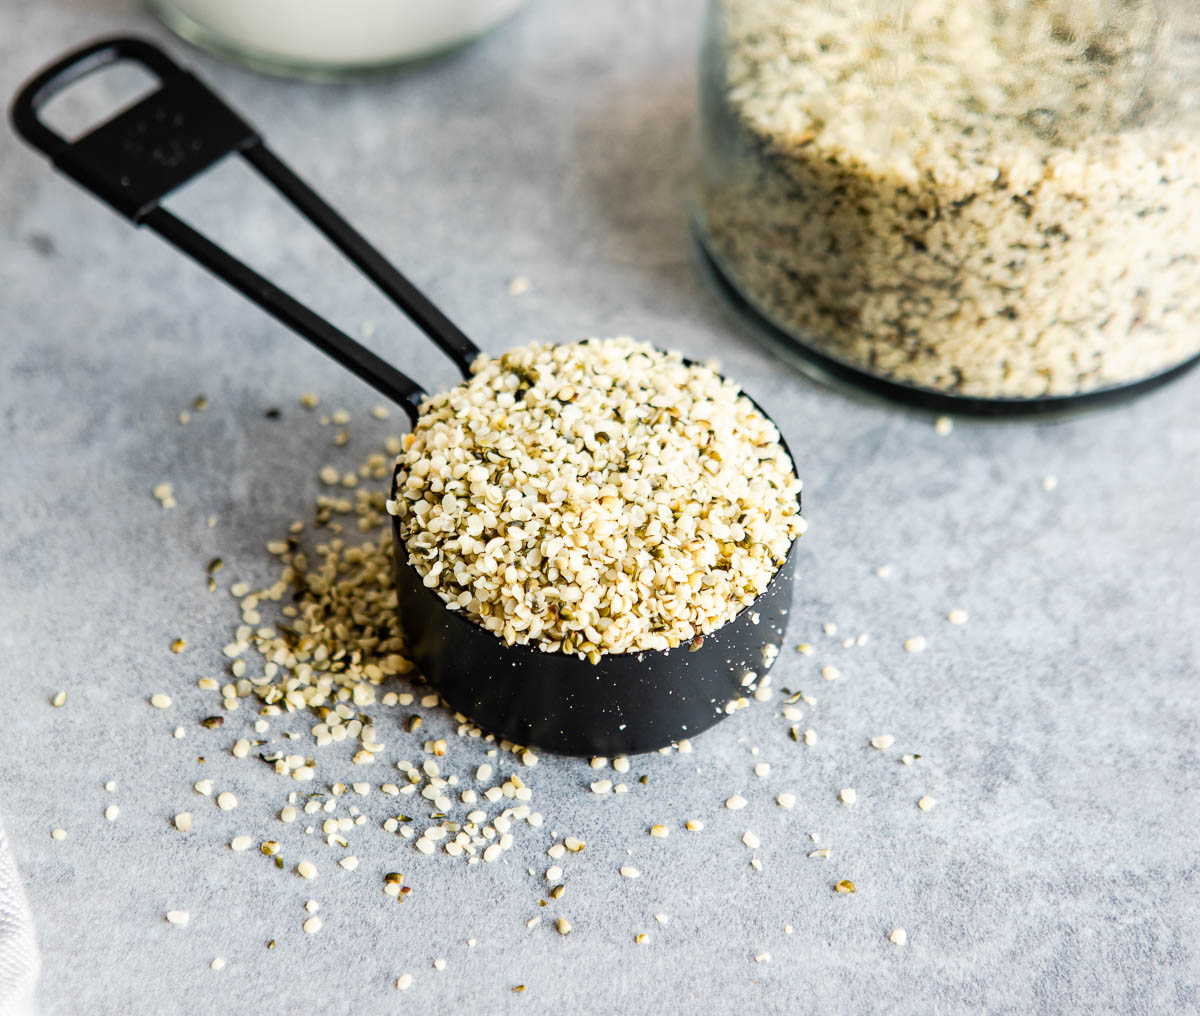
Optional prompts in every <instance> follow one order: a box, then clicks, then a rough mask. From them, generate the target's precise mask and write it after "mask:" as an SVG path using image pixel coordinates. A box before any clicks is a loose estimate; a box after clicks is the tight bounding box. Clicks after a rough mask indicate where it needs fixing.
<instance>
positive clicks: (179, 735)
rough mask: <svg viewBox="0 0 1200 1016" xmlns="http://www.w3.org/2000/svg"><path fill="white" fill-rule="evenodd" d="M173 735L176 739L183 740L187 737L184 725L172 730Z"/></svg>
mask: <svg viewBox="0 0 1200 1016" xmlns="http://www.w3.org/2000/svg"><path fill="white" fill-rule="evenodd" d="M171 736H172V737H173V738H175V740H176V741H182V740H183V739H184V738H185V737H187V731H186V730H184V729H183V727H176V728H175V729H174V730H172V731H171Z"/></svg>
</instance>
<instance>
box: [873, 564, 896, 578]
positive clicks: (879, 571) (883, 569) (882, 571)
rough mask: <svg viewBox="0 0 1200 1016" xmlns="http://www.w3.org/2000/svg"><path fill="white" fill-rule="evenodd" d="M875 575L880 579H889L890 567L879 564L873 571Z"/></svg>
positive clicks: (890, 575)
mask: <svg viewBox="0 0 1200 1016" xmlns="http://www.w3.org/2000/svg"><path fill="white" fill-rule="evenodd" d="M875 574H876V575H878V576H879V577H880V578H881V579H890V578H891V577H892V566H891V565H890V564H881V565H880V566H879V567H878V568H876V569H875Z"/></svg>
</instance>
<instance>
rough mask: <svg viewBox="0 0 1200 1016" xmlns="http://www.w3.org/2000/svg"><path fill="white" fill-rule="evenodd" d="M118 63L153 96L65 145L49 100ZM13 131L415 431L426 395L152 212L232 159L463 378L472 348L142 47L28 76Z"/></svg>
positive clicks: (220, 105) (216, 104)
mask: <svg viewBox="0 0 1200 1016" xmlns="http://www.w3.org/2000/svg"><path fill="white" fill-rule="evenodd" d="M122 60H128V61H132V62H134V63H138V64H140V65H141V66H143V67H145V68H146V69H147V70H149V71H151V72H152V73H153V74H154V75H155V77H157V79H158V82H159V87H158V88H157V89H156V90H155V91H153V92H152V93H150V94H149V95H148V96H146V97H145V98H143V99H142V100H141V101H139V102H137V103H135V104H134V105H133V106H131V107H130V108H128V109H126V110H124V111H123V112H121V113H118V114H116V115H115V116H113V117H112V118H111V119H109V120H107V121H105V122H103V123H101V124H100V125H99V126H97V127H95V128H93V129H92V130H91V131H90V132H88V133H87V134H85V135H83V136H82V137H80V138H78V139H76V140H74V141H68V140H66V139H65V138H63V137H61V136H60V135H58V134H57V133H55V132H54V131H53V130H51V129H50V128H49V127H47V126H46V125H45V123H44V122H43V121H42V120H41V116H40V113H41V110H42V108H43V107H44V106H45V105H46V103H47V102H49V101H50V100H51V99H52V98H53V97H54V96H55V95H57V94H59V93H60V92H62V91H63V90H64V89H66V88H68V87H70V86H71V85H72V84H74V83H75V82H77V81H79V80H80V79H81V78H83V77H86V76H87V75H88V74H91V73H93V72H94V71H97V70H100V69H101V68H104V67H107V66H110V65H112V64H114V63H117V62H119V61H122ZM9 115H10V118H11V120H12V124H13V127H14V128H15V130H16V131H17V133H18V134H19V135H20V136H21V137H23V138H24V139H25V140H26V141H27V142H29V144H30V145H32V146H33V147H34V148H36V149H38V150H39V151H41V152H44V153H45V154H46V155H48V156H50V159H51V162H52V163H53V165H54V167H55V168H56V169H58V170H59V171H60V172H62V173H64V174H66V175H67V176H70V177H71V178H72V179H74V180H75V181H76V182H77V183H79V184H80V185H81V186H83V187H84V188H85V189H87V190H89V191H91V192H92V193H93V194H95V195H96V196H97V197H99V198H100V199H101V200H102V201H104V202H106V203H107V204H108V205H110V206H111V207H113V208H114V209H115V210H116V211H118V212H119V213H121V214H122V215H124V216H126V217H127V218H129V219H130V220H131V221H132V222H134V223H135V224H136V225H144V226H148V227H149V228H151V229H153V230H154V231H155V232H156V233H158V234H159V235H160V236H162V237H163V238H164V239H166V240H167V241H168V242H170V243H171V244H173V245H174V246H175V247H176V248H178V249H179V250H181V251H182V252H183V253H185V254H187V255H188V256H189V257H191V258H193V259H194V260H195V261H197V262H199V263H200V264H201V265H203V266H204V267H205V268H207V269H208V270H209V271H211V272H212V273H213V274H215V275H216V276H218V277H219V278H221V279H222V280H224V281H225V282H227V283H229V285H231V286H233V287H234V288H235V289H237V290H238V291H239V292H241V293H242V294H243V295H244V296H246V297H247V298H248V299H250V300H252V301H254V302H255V303H257V304H258V305H259V306H260V307H262V308H263V309H264V310H266V311H267V312H268V313H269V314H271V315H272V316H273V317H275V318H276V319H277V320H279V321H281V322H282V323H283V324H285V325H287V326H288V327H289V328H291V329H292V330H293V331H295V332H297V333H298V334H300V335H301V336H303V337H304V338H306V339H308V340H309V341H310V342H312V343H313V344H314V345H316V346H317V347H318V348H320V349H321V350H323V351H324V352H325V353H327V354H329V355H330V356H331V357H333V358H334V359H335V360H337V361H338V362H339V363H341V364H342V365H343V366H345V367H347V368H348V369H349V370H351V371H352V372H353V373H355V374H356V375H357V376H358V377H360V378H362V379H363V380H364V381H366V382H367V383H368V384H370V385H372V386H374V387H375V388H376V389H377V390H379V391H380V392H382V393H383V394H385V395H387V396H388V397H389V398H392V399H394V400H395V401H396V402H398V403H400V405H401V406H402V407H403V408H404V409H405V411H406V412H407V413H408V415H409V417H410V419H412V420H413V422H414V423H415V421H416V415H417V411H418V407H419V405H420V401H421V399H422V398H424V395H425V393H424V391H423V390H422V388H421V387H420V385H418V384H417V383H416V382H415V381H412V380H411V379H410V378H408V377H406V376H405V375H404V374H402V373H401V372H400V371H398V370H396V369H395V368H394V367H392V366H390V365H389V364H387V363H386V362H385V361H383V360H381V359H380V358H379V357H377V356H376V355H375V354H374V353H372V352H370V350H368V349H366V348H365V347H364V346H362V345H361V344H360V343H358V342H356V341H355V340H354V339H352V338H350V336H348V335H346V334H345V333H344V332H342V331H341V330H339V329H337V328H335V327H334V326H333V325H331V324H330V323H329V322H328V321H326V320H325V319H324V318H322V317H320V316H319V315H318V314H316V313H314V312H313V311H312V310H310V309H309V308H308V307H306V306H304V305H303V304H301V303H300V302H299V301H297V300H295V299H294V298H292V297H291V296H289V295H288V294H287V293H285V292H284V291H283V290H281V289H279V288H278V287H277V286H275V285H274V284H273V283H271V282H270V281H268V280H267V279H265V278H264V277H263V276H261V275H259V274H258V273H256V272H254V271H253V270H252V269H250V268H249V267H248V266H247V265H245V264H244V263H243V262H241V261H239V260H238V259H236V258H234V257H233V256H232V255H230V254H229V253H228V252H227V251H225V250H223V249H222V248H220V247H219V246H217V245H216V244H214V243H212V242H211V241H210V240H208V239H207V238H206V237H205V236H203V234H201V233H198V232H197V231H196V230H194V229H193V228H192V227H191V226H189V225H187V224H186V223H184V222H182V221H181V220H180V219H178V218H176V217H175V216H174V215H172V214H171V213H170V212H168V211H167V210H166V209H165V208H163V207H161V202H162V200H163V199H164V198H165V197H167V195H169V194H170V193H171V192H172V191H174V190H176V189H177V188H178V187H180V186H182V185H183V184H184V183H186V182H187V181H189V180H191V179H193V178H194V177H196V176H198V175H199V174H200V173H202V172H204V171H205V170H206V169H208V168H210V167H211V166H213V165H214V164H216V163H217V162H219V161H220V160H221V159H223V158H225V156H227V155H230V154H235V153H236V154H240V155H242V156H243V157H244V158H246V160H247V161H248V162H250V164H251V165H253V166H254V168H255V169H256V170H257V171H258V172H259V173H260V174H261V175H262V177H263V178H264V179H265V180H267V181H268V182H269V183H271V184H272V185H273V186H274V187H275V188H276V189H277V190H278V191H279V192H280V193H281V194H282V195H283V196H284V197H286V198H287V199H288V200H289V201H290V202H291V203H292V205H293V206H294V207H295V208H296V209H297V210H298V211H299V212H300V214H301V215H303V216H304V217H305V218H306V219H308V220H309V222H311V223H312V224H313V225H314V226H316V227H317V228H318V229H319V230H321V232H322V233H324V234H325V235H326V236H327V237H328V238H329V239H330V241H331V242H332V243H334V245H335V246H337V247H338V249H339V250H341V251H342V253H343V254H345V255H346V256H347V257H348V258H349V259H350V260H351V261H352V262H353V263H354V264H355V265H356V266H357V267H358V268H359V269H360V270H361V271H362V272H363V273H364V274H365V275H366V276H367V277H368V278H369V279H371V281H372V282H374V283H375V285H376V286H378V287H379V288H380V289H381V290H382V291H383V292H384V293H385V294H386V295H387V296H388V297H389V298H390V299H391V300H392V302H393V303H395V304H396V305H397V306H398V307H400V309H401V310H403V311H404V312H405V313H406V314H407V315H408V316H409V317H410V318H411V319H412V321H413V322H414V323H415V324H416V325H417V326H418V327H419V328H421V330H422V331H424V332H425V333H426V334H427V335H428V336H429V337H430V338H432V339H433V340H434V342H435V343H437V345H438V346H439V347H440V348H441V349H442V350H443V351H444V352H446V353H447V354H448V355H449V356H450V357H451V359H453V360H454V362H455V363H456V364H457V365H458V367H459V369H460V370H461V371H462V372H463V373H464V375H465V374H466V373H468V371H469V368H470V364H471V362H472V361H473V360H474V359H475V357H476V356H478V355H479V349H478V347H477V346H475V344H474V343H473V342H471V340H470V339H469V338H467V336H466V335H464V334H463V333H462V332H461V331H460V330H459V329H458V328H456V327H455V326H454V325H453V324H452V323H451V322H450V320H449V319H448V318H446V316H445V315H444V314H442V313H441V311H439V310H438V309H437V307H435V306H434V305H433V304H432V303H431V302H430V301H429V300H428V299H427V298H426V297H425V296H424V295H423V294H422V293H421V292H420V291H419V290H418V289H417V288H416V287H415V286H414V285H413V284H412V283H411V282H409V281H408V279H406V278H405V277H404V276H403V275H402V274H401V273H400V272H399V271H397V270H396V268H395V267H393V266H392V265H391V263H390V262H388V261H387V259H386V258H384V257H383V255H382V254H380V253H379V251H377V250H376V249H375V248H374V247H372V246H371V245H370V244H369V243H368V242H367V241H366V240H365V239H364V238H363V237H362V236H361V235H360V234H359V233H358V232H357V231H355V230H354V229H353V228H352V227H351V226H350V225H349V223H347V222H346V221H345V219H343V218H342V217H341V216H340V215H338V213H337V212H335V211H334V210H333V208H332V207H330V206H329V205H328V204H326V202H325V201H323V200H322V199H321V198H320V197H319V196H318V195H317V194H316V192H315V191H313V190H312V189H311V188H310V187H308V186H307V185H306V184H305V183H304V182H303V181H302V180H301V179H300V178H299V177H298V176H296V174H295V173H294V172H292V171H291V170H290V169H289V168H288V167H287V166H286V165H285V164H284V163H283V162H282V160H280V159H279V158H278V157H276V156H275V155H274V154H272V153H271V152H270V151H269V150H268V149H267V147H266V145H265V144H263V141H262V139H261V137H259V135H258V133H257V132H256V131H255V130H254V129H253V128H251V127H250V126H249V125H248V124H246V123H245V121H243V120H242V118H241V117H240V116H238V115H237V114H236V113H235V112H234V111H233V110H232V109H230V108H229V106H227V105H226V104H225V102H224V101H223V100H222V99H221V98H220V97H218V96H217V95H216V93H214V92H212V91H211V90H210V89H209V88H207V87H206V86H205V85H204V84H203V83H202V82H200V81H199V80H198V79H197V78H196V77H195V76H193V75H192V74H191V73H189V72H188V71H186V70H184V69H183V68H181V67H180V66H179V65H178V64H176V63H175V62H174V61H173V60H172V59H171V58H170V57H169V56H167V54H166V53H164V52H163V51H162V50H161V49H159V48H158V47H157V46H155V45H154V44H153V43H150V42H147V41H146V40H144V39H137V38H130V37H116V38H108V39H100V40H98V41H96V42H93V43H91V44H89V45H86V46H84V47H82V48H80V49H77V50H75V51H74V52H71V53H68V54H67V55H66V56H64V57H63V58H62V59H60V60H58V61H57V62H56V63H54V64H53V65H51V66H50V67H47V68H46V69H45V70H43V71H41V72H40V73H39V74H37V75H36V76H35V77H33V78H32V79H31V80H30V81H29V82H28V83H27V84H25V85H24V87H22V88H21V90H20V91H19V92H18V93H17V95H16V97H15V98H14V100H13V103H12V106H11V108H10V110H9Z"/></svg>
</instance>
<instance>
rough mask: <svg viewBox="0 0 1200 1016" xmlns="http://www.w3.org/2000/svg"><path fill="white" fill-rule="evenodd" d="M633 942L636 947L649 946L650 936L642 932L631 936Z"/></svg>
mask: <svg viewBox="0 0 1200 1016" xmlns="http://www.w3.org/2000/svg"><path fill="white" fill-rule="evenodd" d="M633 941H634V942H635V943H636V944H637V945H649V944H650V936H649V935H647V934H646V933H645V932H644V931H641V932H638V933H637V934H636V935H634V936H633Z"/></svg>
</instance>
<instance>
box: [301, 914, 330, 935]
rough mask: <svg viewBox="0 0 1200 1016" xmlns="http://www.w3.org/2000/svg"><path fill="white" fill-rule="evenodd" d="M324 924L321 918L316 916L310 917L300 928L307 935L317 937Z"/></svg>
mask: <svg viewBox="0 0 1200 1016" xmlns="http://www.w3.org/2000/svg"><path fill="white" fill-rule="evenodd" d="M324 923H325V922H324V921H322V920H321V918H319V917H315V916H314V917H310V918H309V919H308V920H306V921H305V922H304V923H303V924H302V925H300V928H301V930H302V931H303V932H304V934H306V935H315V934H316V933H317V932H318V931H320V930H321V925H322V924H324Z"/></svg>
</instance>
